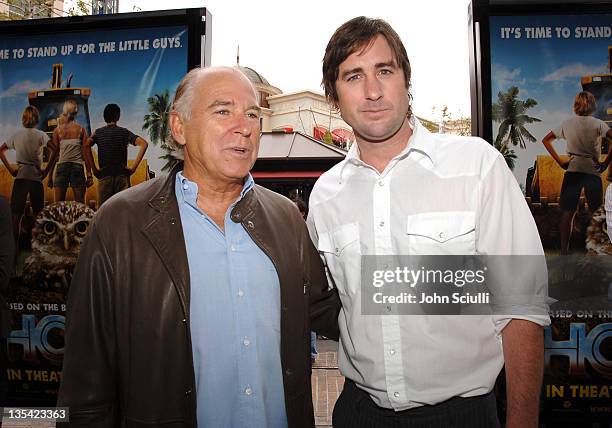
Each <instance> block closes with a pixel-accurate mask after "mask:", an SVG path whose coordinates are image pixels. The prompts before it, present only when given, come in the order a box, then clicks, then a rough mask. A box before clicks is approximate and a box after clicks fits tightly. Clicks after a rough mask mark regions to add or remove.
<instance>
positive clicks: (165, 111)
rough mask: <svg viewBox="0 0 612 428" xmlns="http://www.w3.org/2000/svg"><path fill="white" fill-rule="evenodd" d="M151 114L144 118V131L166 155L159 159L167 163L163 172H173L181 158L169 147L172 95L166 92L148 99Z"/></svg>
mask: <svg viewBox="0 0 612 428" xmlns="http://www.w3.org/2000/svg"><path fill="white" fill-rule="evenodd" d="M147 104H148V105H149V113H148V114H145V116H144V124H143V125H142V129H143V130H144V131H148V132H149V138H150V139H151V142H152V143H153V144H154V145H159V146H160V147H161V148H162V150H164V151H165V152H166V153H165V154H164V155H162V156H160V157H159V159H163V160H165V161H166V163H165V165H164V166H163V168H162V171H169V170H171V169H172V168H173V167H174V165H176V163H177V162H179V161H181V158H180V157H179V156H178V155H177V154H176V151H175V150H173V149H172V148H171V147H170V146H169V145H168V138H169V137H170V127H169V122H168V118H169V116H170V94H169V93H168V90H167V89H166V90H164V91H163V92H162V93H161V94H155V95H153V96H152V97H149V98H147Z"/></svg>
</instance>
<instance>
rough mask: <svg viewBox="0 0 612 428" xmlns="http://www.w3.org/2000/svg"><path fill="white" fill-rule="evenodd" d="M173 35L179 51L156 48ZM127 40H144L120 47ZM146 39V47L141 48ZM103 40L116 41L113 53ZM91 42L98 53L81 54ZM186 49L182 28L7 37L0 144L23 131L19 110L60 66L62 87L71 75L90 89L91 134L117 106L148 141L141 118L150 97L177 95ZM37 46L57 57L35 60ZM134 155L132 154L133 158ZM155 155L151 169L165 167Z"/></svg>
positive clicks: (0, 46) (1, 46) (0, 47)
mask: <svg viewBox="0 0 612 428" xmlns="http://www.w3.org/2000/svg"><path fill="white" fill-rule="evenodd" d="M175 37H179V38H180V43H181V44H182V45H181V47H177V46H174V43H173V46H174V47H172V48H166V49H160V48H158V49H156V48H155V46H154V44H155V40H156V39H161V38H175ZM125 40H141V41H142V42H141V44H140V45H132V46H129V45H127V44H124V45H123V46H122V45H120V42H121V41H125ZM147 41H148V43H149V46H148V49H142V48H144V47H145V45H144V43H147ZM77 42H78V43H77ZM101 42H107V43H108V42H115V51H114V52H101V49H100V47H99V44H98V43H101ZM90 43H93V44H94V46H95V49H96V52H95V53H84V50H81V51H80V52H77V50H78V49H79V48H78V46H77V45H81V46H84V45H87V44H90ZM69 45H72V46H73V51H72V52H70V53H68V52H65V53H66V54H65V55H62V46H69ZM183 46H186V30H185V28H184V27H160V28H146V29H130V30H115V31H113V32H106V31H96V32H90V33H89V32H88V33H83V34H80V35H79V37H78V40H77V39H76V38H75V36H74V34H66V33H57V34H53V35H46V36H32V37H28V38H24V37H21V38H14V37H5V38H3V39H2V40H0V51H4V50H5V49H8V50H9V52H10V56H9V58H8V59H4V60H2V69H1V71H2V74H1V79H0V110H1V111H2V115H1V116H0V140H2V141H3V140H4V139H6V138H7V137H9V136H10V135H12V134H13V133H15V132H16V131H17V130H18V129H21V112H22V111H23V108H24V107H25V106H26V105H27V103H28V101H27V94H28V92H29V91H32V90H37V89H46V88H48V87H49V86H50V79H51V74H52V73H51V71H52V64H54V63H59V62H61V63H62V64H63V80H64V85H65V81H66V80H67V79H68V77H69V75H72V76H73V78H72V82H71V87H73V88H78V87H85V88H90V89H91V96H90V98H89V103H88V104H89V113H90V120H91V126H92V130H94V129H96V128H98V127H100V126H102V125H104V120H103V117H102V111H103V109H104V106H105V105H106V104H108V103H117V104H119V106H120V107H121V109H122V115H121V116H122V117H121V120H120V124H121V125H123V126H126V127H127V128H129V129H131V130H132V131H133V132H135V133H137V134H141V135H144V136H145V137H146V138H147V139H148V136H147V135H146V133H145V132H144V131H142V129H141V128H142V123H143V117H144V115H145V114H146V113H147V112H148V109H147V103H146V99H147V98H148V97H150V96H151V95H153V94H156V93H161V92H163V91H164V90H165V89H167V90H168V91H169V93H170V95H171V94H172V93H173V92H174V90H175V88H176V85H177V84H178V82H179V81H180V79H181V77H182V76H183V75H184V73H185V70H186V68H187V59H186V54H185V50H184V48H183ZM38 47H46V48H51V49H53V48H55V49H57V52H56V55H55V56H49V55H47V56H42V57H37V55H38V53H39V52H40V51H34V50H30V49H35V48H38ZM13 49H23V53H24V54H23V58H14V56H15V55H14V54H13ZM120 49H123V50H120ZM128 49H129V50H128ZM135 49H138V50H135ZM47 53H48V54H50V53H53V52H52V51H47ZM29 55H31V57H30V58H29V57H28V56H29ZM64 85H63V86H64ZM131 150H132V151H134V150H136V149H135V148H132V149H131ZM13 155H14V154H13V153H9V159H11V160H12V156H13ZM134 155H135V153H130V157H134ZM150 155H153V153H150ZM156 157H157V156H156V155H153V156H147V158H148V159H149V162H150V164H151V168H152V169H153V170H155V171H159V170H160V169H161V165H162V163H161V162H159V161H158V160H157V159H156Z"/></svg>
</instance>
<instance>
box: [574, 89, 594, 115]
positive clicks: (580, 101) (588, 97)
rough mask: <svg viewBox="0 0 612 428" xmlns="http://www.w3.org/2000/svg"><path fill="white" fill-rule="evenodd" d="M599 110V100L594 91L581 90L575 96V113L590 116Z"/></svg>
mask: <svg viewBox="0 0 612 428" xmlns="http://www.w3.org/2000/svg"><path fill="white" fill-rule="evenodd" d="M595 110H597V102H596V101H595V97H594V96H593V94H592V93H590V92H587V91H582V92H579V93H578V95H576V98H574V113H576V114H577V115H578V116H590V115H592V114H593V113H594V112H595Z"/></svg>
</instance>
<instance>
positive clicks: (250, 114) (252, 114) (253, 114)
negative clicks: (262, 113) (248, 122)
mask: <svg viewBox="0 0 612 428" xmlns="http://www.w3.org/2000/svg"><path fill="white" fill-rule="evenodd" d="M247 116H248V117H249V118H251V119H259V115H258V114H257V113H247Z"/></svg>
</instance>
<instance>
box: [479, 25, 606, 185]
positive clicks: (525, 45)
mask: <svg viewBox="0 0 612 428" xmlns="http://www.w3.org/2000/svg"><path fill="white" fill-rule="evenodd" d="M610 22H612V15H609V14H603V15H593V14H592V15H568V16H546V17H545V18H543V17H534V16H531V17H529V16H527V17H512V16H497V17H493V18H492V21H491V47H492V49H491V50H492V53H491V80H492V97H493V102H495V101H496V100H497V94H498V92H499V91H500V90H501V91H507V90H508V88H509V87H510V86H517V87H518V88H519V90H520V92H519V97H520V98H521V99H526V98H528V97H530V98H533V99H535V100H536V101H537V102H538V105H537V106H535V107H533V108H531V109H530V110H529V111H528V114H529V115H530V116H533V117H537V118H539V119H541V120H542V122H540V123H534V124H531V125H529V126H528V129H529V131H530V132H531V133H532V135H534V136H535V137H536V139H537V140H538V141H537V142H536V143H527V144H528V146H527V149H526V150H521V149H520V148H515V151H516V153H517V155H518V162H517V166H516V168H515V170H514V173H515V176H516V177H517V180H518V181H519V183H523V184H524V182H525V177H526V174H527V169H528V168H529V167H531V166H532V165H533V163H534V161H535V158H536V156H537V155H538V154H546V150H545V149H544V146H543V145H542V144H541V142H540V141H541V140H542V138H543V137H544V135H546V133H547V132H548V131H549V130H550V129H552V128H555V127H556V126H558V125H559V124H560V123H561V122H562V121H563V120H565V119H567V118H568V117H571V116H572V115H573V114H574V113H573V111H572V103H573V99H574V97H575V95H576V93H578V92H579V91H581V90H582V87H581V84H580V78H581V77H582V76H587V75H592V74H607V73H608V65H607V64H608V46H609V45H610V44H611V38H610V36H609V34H607V33H605V31H604V32H603V33H601V32H600V33H599V34H597V33H596V30H595V29H596V27H600V28H601V27H603V28H607V29H608V31H609V29H610ZM534 27H550V33H549V34H547V33H546V30H544V33H542V34H540V36H542V37H537V38H536V37H535V36H536V34H535V32H533V31H530V32H529V33H528V32H527V31H526V28H534ZM502 28H517V29H520V30H519V31H520V37H517V34H518V33H517V31H516V30H502ZM564 28H565V29H566V30H563V29H564ZM589 28H591V29H592V32H590V33H589V30H588V29H589ZM557 29H558V30H557ZM502 34H503V35H504V36H506V37H503V36H502ZM529 36H531V37H529ZM597 36H599V37H597ZM498 127H499V123H495V122H494V123H493V136H494V137H495V136H497V128H498ZM555 147H556V148H557V151H559V152H561V153H565V142H564V141H558V142H556V143H555Z"/></svg>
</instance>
